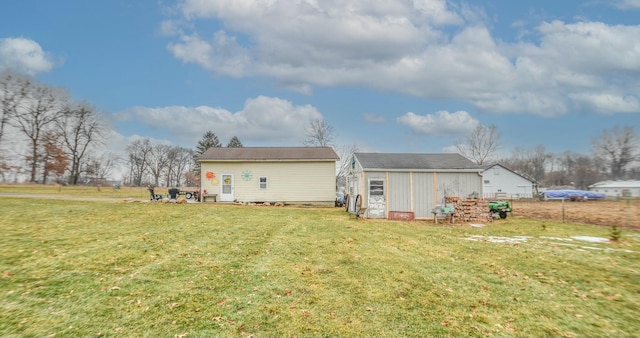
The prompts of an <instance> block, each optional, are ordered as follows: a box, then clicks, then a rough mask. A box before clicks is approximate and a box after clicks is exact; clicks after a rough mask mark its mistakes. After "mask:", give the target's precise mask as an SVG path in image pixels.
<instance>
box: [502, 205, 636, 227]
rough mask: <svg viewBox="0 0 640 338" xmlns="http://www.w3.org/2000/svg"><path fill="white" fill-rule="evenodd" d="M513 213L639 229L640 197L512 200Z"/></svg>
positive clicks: (546, 218) (553, 219) (534, 217)
mask: <svg viewBox="0 0 640 338" xmlns="http://www.w3.org/2000/svg"><path fill="white" fill-rule="evenodd" d="M512 206H513V209H514V210H513V214H514V215H517V216H522V217H525V218H531V219H539V220H550V221H555V222H562V220H563V208H564V221H565V222H572V223H584V224H593V225H602V226H611V225H616V226H619V227H624V228H633V229H640V217H639V215H640V199H627V200H616V201H609V200H591V201H587V202H570V201H565V202H564V203H563V202H562V201H560V200H549V201H513V202H512Z"/></svg>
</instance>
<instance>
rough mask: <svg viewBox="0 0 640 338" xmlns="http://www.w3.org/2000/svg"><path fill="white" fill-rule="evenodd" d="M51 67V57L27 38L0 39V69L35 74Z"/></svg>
mask: <svg viewBox="0 0 640 338" xmlns="http://www.w3.org/2000/svg"><path fill="white" fill-rule="evenodd" d="M51 68H53V62H52V61H51V57H50V56H49V55H48V53H46V52H45V51H44V50H43V49H42V47H40V45H39V44H38V43H37V42H35V41H33V40H31V39H27V38H4V39H0V70H4V69H11V70H14V71H16V72H20V73H25V74H28V75H35V74H37V73H42V72H48V71H50V70H51Z"/></svg>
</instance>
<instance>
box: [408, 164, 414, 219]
mask: <svg viewBox="0 0 640 338" xmlns="http://www.w3.org/2000/svg"><path fill="white" fill-rule="evenodd" d="M409 194H410V195H409V205H410V207H409V209H410V210H411V212H415V208H414V198H413V171H410V172H409Z"/></svg>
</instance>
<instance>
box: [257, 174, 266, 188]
mask: <svg viewBox="0 0 640 338" xmlns="http://www.w3.org/2000/svg"><path fill="white" fill-rule="evenodd" d="M258 182H259V183H260V186H259V188H260V189H267V176H260V178H259V179H258Z"/></svg>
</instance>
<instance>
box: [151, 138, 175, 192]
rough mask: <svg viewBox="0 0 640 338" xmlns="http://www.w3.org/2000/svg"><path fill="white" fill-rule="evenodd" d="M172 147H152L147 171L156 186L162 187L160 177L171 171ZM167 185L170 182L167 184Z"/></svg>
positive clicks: (160, 145)
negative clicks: (170, 156) (170, 154)
mask: <svg viewBox="0 0 640 338" xmlns="http://www.w3.org/2000/svg"><path fill="white" fill-rule="evenodd" d="M170 151H171V146H170V145H166V144H156V145H154V146H152V147H151V151H150V152H149V154H148V156H147V169H148V171H149V173H150V174H151V177H152V179H153V182H154V185H155V186H156V187H157V186H159V185H160V176H162V175H163V174H164V173H165V172H167V170H168V169H169V166H168V164H169V156H168V155H169V152H170ZM165 183H166V184H167V185H168V184H169V182H165Z"/></svg>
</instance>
